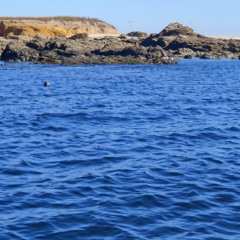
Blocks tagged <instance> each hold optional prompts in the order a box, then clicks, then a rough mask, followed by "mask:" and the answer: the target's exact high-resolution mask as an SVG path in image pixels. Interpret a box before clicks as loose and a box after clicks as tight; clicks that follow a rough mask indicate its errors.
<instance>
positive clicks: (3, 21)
mask: <svg viewBox="0 0 240 240" xmlns="http://www.w3.org/2000/svg"><path fill="white" fill-rule="evenodd" d="M79 33H87V34H118V30H117V29H116V28H115V27H113V26H112V25H110V24H108V23H106V22H103V21H101V20H99V19H94V18H79V17H51V18H47V17H46V18H9V17H7V18H4V17H2V18H0V36H1V37H5V38H6V37H12V36H27V37H40V38H44V37H47V38H55V37H71V36H73V35H76V34H79Z"/></svg>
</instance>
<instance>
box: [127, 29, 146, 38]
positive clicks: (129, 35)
mask: <svg viewBox="0 0 240 240" xmlns="http://www.w3.org/2000/svg"><path fill="white" fill-rule="evenodd" d="M127 36H128V37H138V38H146V37H148V36H149V34H148V33H145V32H140V31H136V32H130V33H127Z"/></svg>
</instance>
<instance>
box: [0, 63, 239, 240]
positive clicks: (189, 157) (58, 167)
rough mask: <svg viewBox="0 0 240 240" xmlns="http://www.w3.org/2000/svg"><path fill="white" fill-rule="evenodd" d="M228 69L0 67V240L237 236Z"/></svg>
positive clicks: (235, 97) (234, 68) (232, 87)
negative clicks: (46, 84)
mask: <svg viewBox="0 0 240 240" xmlns="http://www.w3.org/2000/svg"><path fill="white" fill-rule="evenodd" d="M239 64H240V62H239V61H228V60H218V61H212V60H206V61H203V60H184V61H181V64H179V65H174V66H154V65H149V66H148V65H146V66H130V65H129V66H124V65H117V66H67V67H63V66H51V65H44V66H41V65H33V64H27V63H24V64H8V65H6V66H4V68H1V69H0V70H1V71H4V74H2V75H1V79H0V81H1V84H0V86H1V92H0V101H1V108H0V112H1V120H0V134H1V140H0V143H1V144H0V153H1V154H0V160H1V170H0V181H1V186H0V189H1V196H0V212H1V213H0V218H1V221H0V229H1V230H0V239H3V240H9V239H11V240H12V239H21V240H25V239H58V240H60V239H61V240H65V239H81V240H82V239H88V240H89V239H91V240H93V239H106V240H112V239H124V240H125V239H141V240H148V239H169V240H175V239H184V240H188V239H189V240H192V239H196V240H197V239H199V240H200V239H209V240H210V239H211V240H213V239H217V240H219V239H226V240H229V239H233V240H235V239H240V234H239V229H240V214H239V212H240V206H239V201H240V190H239V186H240V167H239V158H240V147H239V144H240V137H239V132H240V122H239V119H240V111H239V103H240V98H239V97H240V81H239V77H238V76H240V72H239V71H240V70H239V69H240V68H239ZM49 76H51V82H52V86H51V87H49V88H44V87H43V86H42V82H43V81H44V80H46V79H49Z"/></svg>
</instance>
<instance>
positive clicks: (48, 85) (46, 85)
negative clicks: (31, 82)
mask: <svg viewBox="0 0 240 240" xmlns="http://www.w3.org/2000/svg"><path fill="white" fill-rule="evenodd" d="M51 85H52V84H51V83H50V82H47V81H45V82H44V83H43V86H44V87H50V86H51Z"/></svg>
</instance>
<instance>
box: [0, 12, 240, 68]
mask: <svg viewBox="0 0 240 240" xmlns="http://www.w3.org/2000/svg"><path fill="white" fill-rule="evenodd" d="M181 58H204V59H219V58H230V59H240V40H239V39H234V38H223V37H221V38H216V37H208V36H204V35H202V34H198V33H195V32H194V30H193V29H191V28H189V27H187V26H183V25H182V24H180V23H171V24H169V25H168V26H167V27H166V28H164V29H163V30H162V31H161V32H160V33H157V34H147V33H143V32H139V31H136V32H131V33H128V34H120V33H119V31H118V30H117V29H116V28H115V27H114V26H112V25H110V24H108V23H106V22H104V21H102V20H99V19H92V18H79V17H48V18H46V17H45V18H27V17H26V18H9V17H0V60H1V61H16V62H19V61H28V62H34V63H41V64H44V63H49V64H66V65H68V64H173V63H176V62H175V60H176V59H181Z"/></svg>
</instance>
